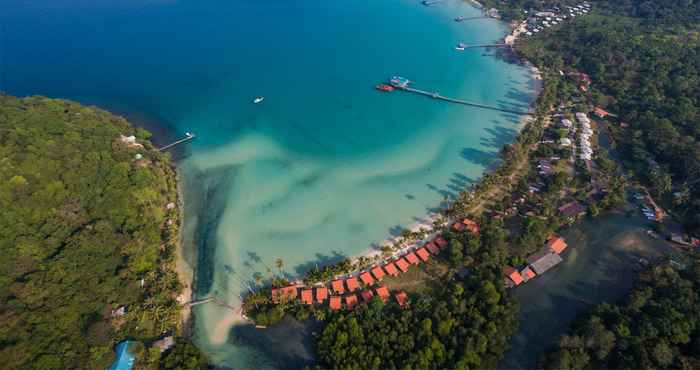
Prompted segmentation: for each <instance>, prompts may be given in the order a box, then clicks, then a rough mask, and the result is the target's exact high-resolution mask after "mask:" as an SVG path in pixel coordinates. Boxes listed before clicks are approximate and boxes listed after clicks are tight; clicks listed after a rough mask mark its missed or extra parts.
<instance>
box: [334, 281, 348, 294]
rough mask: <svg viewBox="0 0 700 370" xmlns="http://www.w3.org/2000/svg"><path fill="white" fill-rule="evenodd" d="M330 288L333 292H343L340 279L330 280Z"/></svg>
mask: <svg viewBox="0 0 700 370" xmlns="http://www.w3.org/2000/svg"><path fill="white" fill-rule="evenodd" d="M331 288H333V292H335V293H336V294H343V293H344V292H345V289H344V288H343V281H342V280H333V281H332V282H331Z"/></svg>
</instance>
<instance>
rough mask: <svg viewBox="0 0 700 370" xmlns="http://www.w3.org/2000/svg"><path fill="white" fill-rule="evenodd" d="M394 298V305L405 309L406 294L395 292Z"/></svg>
mask: <svg viewBox="0 0 700 370" xmlns="http://www.w3.org/2000/svg"><path fill="white" fill-rule="evenodd" d="M394 297H395V298H396V303H398V304H399V306H401V307H405V306H406V303H408V295H407V294H406V292H397V293H395V294H394Z"/></svg>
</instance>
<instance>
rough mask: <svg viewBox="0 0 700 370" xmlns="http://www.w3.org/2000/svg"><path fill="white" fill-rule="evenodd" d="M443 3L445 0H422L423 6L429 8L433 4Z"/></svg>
mask: <svg viewBox="0 0 700 370" xmlns="http://www.w3.org/2000/svg"><path fill="white" fill-rule="evenodd" d="M443 1H445V0H423V5H425V6H431V5H435V4H438V3H441V2H443Z"/></svg>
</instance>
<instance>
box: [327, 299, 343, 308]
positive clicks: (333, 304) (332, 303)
mask: <svg viewBox="0 0 700 370" xmlns="http://www.w3.org/2000/svg"><path fill="white" fill-rule="evenodd" d="M328 307H329V308H330V309H331V310H339V309H341V308H342V305H341V303H340V297H339V296H332V297H331V300H330V301H329V302H328Z"/></svg>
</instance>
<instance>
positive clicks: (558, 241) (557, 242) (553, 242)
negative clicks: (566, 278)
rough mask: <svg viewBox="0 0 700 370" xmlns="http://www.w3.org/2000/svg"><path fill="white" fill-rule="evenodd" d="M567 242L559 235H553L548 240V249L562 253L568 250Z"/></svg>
mask: <svg viewBox="0 0 700 370" xmlns="http://www.w3.org/2000/svg"><path fill="white" fill-rule="evenodd" d="M566 247H567V245H566V241H565V240H564V238H562V237H561V236H559V235H552V236H550V237H549V239H547V248H549V249H551V250H552V252H554V253H557V254H559V253H561V252H563V251H564V249H566Z"/></svg>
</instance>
